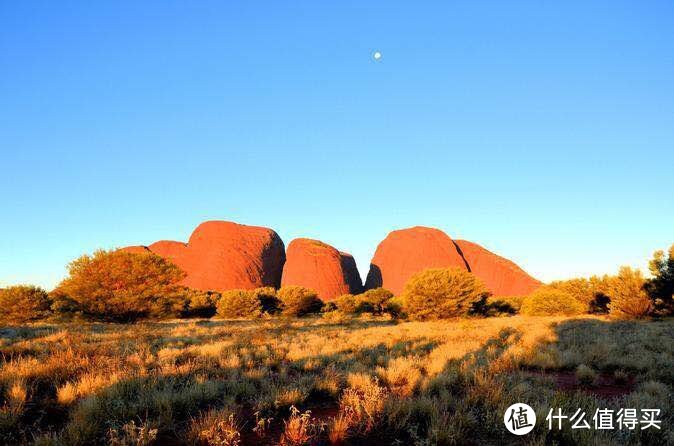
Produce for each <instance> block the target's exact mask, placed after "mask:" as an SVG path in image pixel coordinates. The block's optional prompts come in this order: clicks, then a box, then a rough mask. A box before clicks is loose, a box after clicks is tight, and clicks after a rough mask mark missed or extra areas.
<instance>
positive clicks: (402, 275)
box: [365, 226, 468, 295]
mask: <svg viewBox="0 0 674 446" xmlns="http://www.w3.org/2000/svg"><path fill="white" fill-rule="evenodd" d="M449 267H456V268H462V269H468V268H467V265H466V262H465V261H464V259H463V258H462V257H461V255H460V254H459V252H458V251H457V249H456V246H455V245H454V243H453V242H452V239H451V238H449V236H448V235H447V234H445V233H444V232H442V231H440V230H439V229H435V228H426V227H423V226H415V227H413V228H407V229H401V230H397V231H393V232H391V233H390V234H389V235H388V236H386V238H385V239H384V240H383V241H382V242H381V243H380V244H379V246H377V250H376V252H375V254H374V257H373V258H372V261H371V263H370V271H369V273H368V275H367V279H366V281H365V288H366V289H372V288H377V287H384V288H386V289H388V290H389V291H391V292H393V293H394V294H396V295H397V294H400V293H401V292H402V290H403V288H404V286H405V283H406V282H407V280H408V279H409V278H410V277H412V275H414V274H415V273H417V272H419V271H423V270H425V269H428V268H449Z"/></svg>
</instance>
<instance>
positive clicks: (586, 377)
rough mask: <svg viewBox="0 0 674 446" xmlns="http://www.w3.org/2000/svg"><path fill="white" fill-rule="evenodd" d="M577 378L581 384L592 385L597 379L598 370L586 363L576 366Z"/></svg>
mask: <svg viewBox="0 0 674 446" xmlns="http://www.w3.org/2000/svg"><path fill="white" fill-rule="evenodd" d="M576 379H577V380H578V383H579V384H580V385H581V386H591V385H592V384H594V382H595V381H596V380H597V372H595V371H594V370H592V368H591V367H588V366H586V365H585V364H580V365H579V366H578V367H577V368H576Z"/></svg>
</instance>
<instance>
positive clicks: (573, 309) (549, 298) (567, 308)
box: [520, 286, 587, 316]
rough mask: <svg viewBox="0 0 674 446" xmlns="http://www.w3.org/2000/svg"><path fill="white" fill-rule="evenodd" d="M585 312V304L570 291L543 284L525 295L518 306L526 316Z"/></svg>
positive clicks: (566, 314) (569, 314)
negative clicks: (520, 305)
mask: <svg viewBox="0 0 674 446" xmlns="http://www.w3.org/2000/svg"><path fill="white" fill-rule="evenodd" d="M586 312H587V306H586V304H585V303H583V302H580V301H578V300H577V299H576V298H575V297H573V296H572V295H571V294H570V293H567V292H566V291H562V290H559V289H556V288H551V287H545V286H544V287H541V288H539V289H537V290H536V291H534V292H533V293H531V294H530V295H528V296H527V297H525V298H524V301H523V302H522V307H521V308H520V313H522V314H526V315H528V316H561V315H564V316H573V315H577V314H583V313H586Z"/></svg>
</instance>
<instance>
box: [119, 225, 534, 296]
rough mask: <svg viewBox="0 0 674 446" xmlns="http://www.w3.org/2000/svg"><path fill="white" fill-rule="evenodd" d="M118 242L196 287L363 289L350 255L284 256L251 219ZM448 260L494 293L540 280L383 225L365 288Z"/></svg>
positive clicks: (319, 249) (316, 250) (293, 248)
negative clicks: (178, 237)
mask: <svg viewBox="0 0 674 446" xmlns="http://www.w3.org/2000/svg"><path fill="white" fill-rule="evenodd" d="M122 249H123V250H124V251H127V252H133V253H146V252H153V253H155V254H157V255H160V256H162V257H164V258H166V259H168V260H170V261H172V262H173V263H175V264H176V265H177V266H178V267H180V268H181V269H182V270H183V271H185V273H186V277H185V279H184V280H183V282H182V283H183V285H185V286H188V287H190V288H195V289H199V290H203V291H224V290H229V289H235V288H242V289H252V288H258V287H263V286H273V287H276V288H278V287H279V286H281V285H300V286H304V287H307V288H313V289H314V290H316V291H317V292H318V295H319V297H321V299H323V300H331V299H334V298H335V297H337V296H339V295H342V294H347V293H351V294H357V293H360V292H362V291H363V284H362V282H361V279H360V275H359V274H358V268H357V267H356V262H355V260H354V259H353V257H352V256H351V255H350V254H347V253H345V252H340V251H338V250H337V249H335V248H333V247H332V246H330V245H327V244H325V243H323V242H320V241H318V240H311V239H306V238H299V239H296V240H293V241H292V242H291V243H290V245H289V246H288V252H287V256H288V258H287V261H286V252H285V249H284V245H283V241H282V240H281V238H280V237H279V236H278V234H276V232H274V231H273V230H271V229H268V228H263V227H259V226H246V225H240V224H237V223H232V222H226V221H207V222H205V223H202V224H200V225H199V226H198V227H197V228H196V229H195V230H194V232H193V233H192V235H191V237H190V239H189V241H188V243H183V242H176V241H171V240H161V241H158V242H155V243H153V244H151V245H149V246H128V247H126V248H122ZM284 264H285V266H284ZM448 267H455V268H462V269H465V270H467V271H470V272H472V273H474V274H475V275H476V276H478V277H479V278H480V279H482V281H483V282H484V284H485V285H486V286H487V288H488V289H489V290H490V291H491V292H492V294H493V295H495V296H511V295H523V294H529V293H530V292H532V291H534V290H535V289H536V288H538V287H539V286H540V285H541V283H540V282H539V281H538V280H536V279H534V278H533V277H531V276H529V275H528V274H527V273H526V272H525V271H524V270H522V269H521V268H520V267H519V266H517V265H516V264H515V263H513V262H511V261H510V260H508V259H505V258H503V257H500V256H498V255H496V254H494V253H492V252H490V251H488V250H486V249H484V248H483V247H481V246H480V245H477V244H475V243H472V242H469V241H465V240H452V239H451V238H450V237H449V236H448V235H447V234H445V233H444V232H442V231H440V230H439V229H435V228H426V227H422V226H415V227H413V228H407V229H401V230H398V231H393V232H391V233H390V234H389V235H388V236H387V237H386V238H385V239H384V240H383V241H382V242H381V243H380V244H379V246H377V250H376V252H375V254H374V257H373V258H372V262H371V264H370V271H369V273H368V275H367V280H366V282H365V289H372V288H377V287H384V288H387V289H388V290H390V291H392V292H393V293H394V294H400V293H401V292H402V291H403V288H404V286H405V283H406V282H407V281H408V280H409V278H410V277H412V275H414V274H415V273H417V272H420V271H423V270H424V269H428V268H448Z"/></svg>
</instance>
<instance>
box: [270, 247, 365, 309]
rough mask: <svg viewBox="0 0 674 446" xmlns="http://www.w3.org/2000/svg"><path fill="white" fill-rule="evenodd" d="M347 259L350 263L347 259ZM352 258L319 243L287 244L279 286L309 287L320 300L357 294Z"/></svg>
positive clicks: (356, 272) (356, 273) (357, 287)
mask: <svg viewBox="0 0 674 446" xmlns="http://www.w3.org/2000/svg"><path fill="white" fill-rule="evenodd" d="M349 259H350V260H349ZM351 262H353V257H351V256H350V255H348V254H343V253H340V252H339V251H337V250H336V249H335V248H333V247H332V246H330V245H328V244H325V243H323V242H321V241H318V240H311V239H307V238H298V239H295V240H293V241H292V242H290V244H289V245H288V251H287V253H286V263H285V265H284V267H283V277H282V279H281V286H286V285H299V286H303V287H306V288H311V289H313V290H315V291H316V292H317V293H318V297H320V298H321V299H323V300H326V301H328V300H331V299H334V298H335V297H337V296H341V295H342V294H348V293H352V292H354V291H355V292H358V290H359V288H360V287H359V286H358V285H357V284H356V276H358V270H357V269H355V276H354V268H355V266H356V265H355V262H353V264H351Z"/></svg>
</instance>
